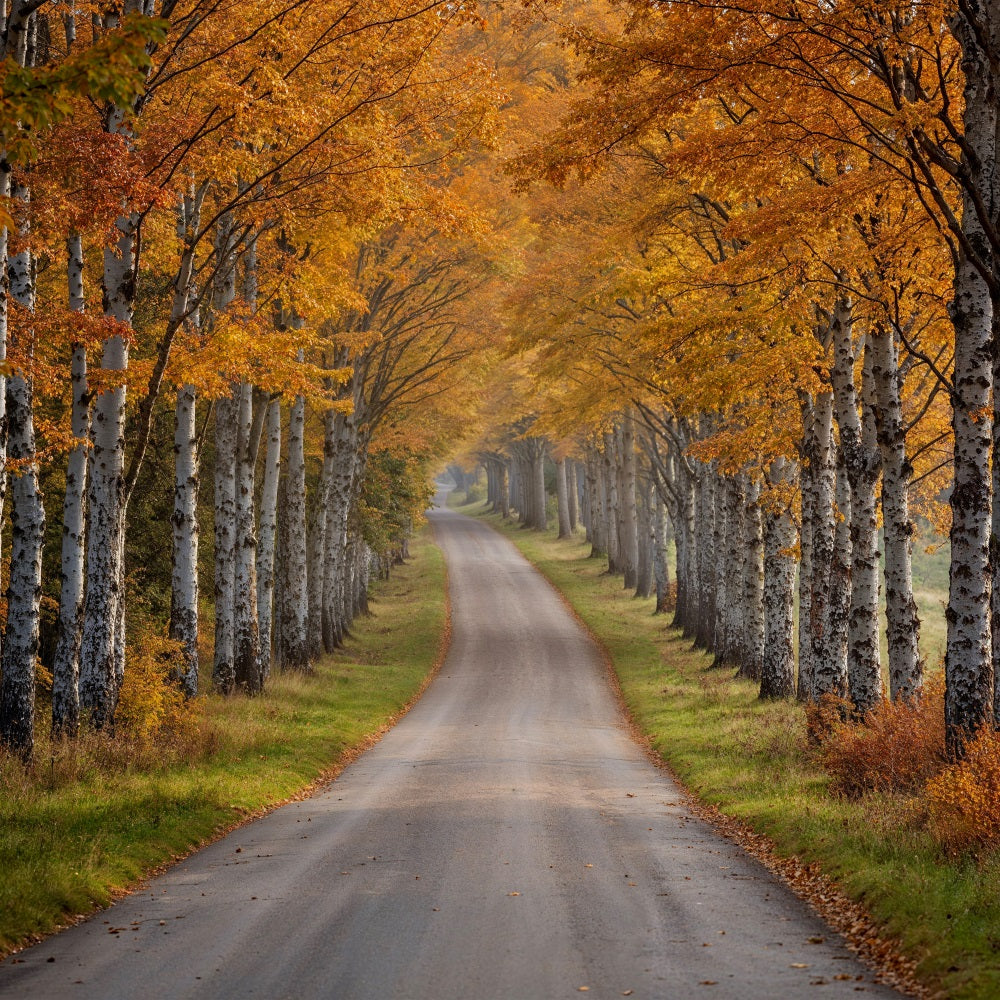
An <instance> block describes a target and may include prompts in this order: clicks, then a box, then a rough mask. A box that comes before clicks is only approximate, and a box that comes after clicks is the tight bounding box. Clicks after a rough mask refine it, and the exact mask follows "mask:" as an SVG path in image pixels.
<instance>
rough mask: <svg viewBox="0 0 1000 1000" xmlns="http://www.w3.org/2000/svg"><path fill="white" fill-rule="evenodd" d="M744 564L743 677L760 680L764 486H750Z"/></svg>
mask: <svg viewBox="0 0 1000 1000" xmlns="http://www.w3.org/2000/svg"><path fill="white" fill-rule="evenodd" d="M744 530H745V539H746V540H745V542H744V545H745V550H746V558H745V559H744V562H743V658H742V660H741V662H740V669H739V676H740V677H747V678H749V679H750V680H754V681H759V680H760V678H761V674H762V673H763V669H764V641H765V640H764V520H763V513H762V511H761V509H760V483H759V482H758V481H757V480H756V479H754V478H751V479H749V480H748V481H747V486H746V507H745V513H744Z"/></svg>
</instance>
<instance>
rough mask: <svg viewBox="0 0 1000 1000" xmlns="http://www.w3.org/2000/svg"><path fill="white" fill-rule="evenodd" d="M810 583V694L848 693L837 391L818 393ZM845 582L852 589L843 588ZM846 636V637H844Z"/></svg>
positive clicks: (846, 562)
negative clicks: (842, 609) (835, 423)
mask: <svg viewBox="0 0 1000 1000" xmlns="http://www.w3.org/2000/svg"><path fill="white" fill-rule="evenodd" d="M812 445H813V448H812V455H811V456H810V464H811V466H812V476H811V479H812V485H813V510H812V528H813V536H812V552H811V563H812V567H811V568H812V574H811V575H812V588H811V591H812V593H811V600H810V606H809V614H810V631H811V632H812V656H811V658H810V659H811V665H812V684H811V690H810V691H809V692H808V695H807V696H808V697H810V698H816V699H819V698H821V697H822V696H823V695H825V694H832V695H836V696H837V697H838V698H846V697H847V666H846V647H844V651H843V652H842V651H841V639H842V637H846V631H845V629H846V624H847V621H846V616H845V617H844V618H843V620H841V617H840V615H839V614H838V611H837V609H838V608H839V606H840V603H841V602H842V600H843V599H844V598H845V597H846V598H848V599H849V595H850V590H849V582H848V581H849V576H848V572H849V566H850V562H849V558H850V557H849V555H848V554H847V553H845V552H844V551H843V550H842V549H841V548H839V544H840V542H842V541H843V537H842V536H843V533H844V531H845V530H846V532H847V537H848V538H849V537H850V511H849V509H846V507H845V505H846V500H845V501H844V504H841V505H840V509H839V514H840V515H841V516H840V518H839V519H838V516H837V515H838V502H837V446H836V443H835V440H834V436H833V392H832V391H830V392H821V393H820V394H819V395H818V396H817V397H816V403H815V412H814V415H813V433H812ZM845 517H846V521H845V520H844V518H845ZM845 587H847V588H848V589H846V590H845ZM845 641H846V639H845Z"/></svg>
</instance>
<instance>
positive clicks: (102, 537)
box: [80, 217, 136, 729]
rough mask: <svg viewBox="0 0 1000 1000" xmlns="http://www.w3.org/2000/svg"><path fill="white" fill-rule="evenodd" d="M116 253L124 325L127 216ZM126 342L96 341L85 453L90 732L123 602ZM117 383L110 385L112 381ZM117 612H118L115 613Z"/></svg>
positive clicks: (114, 281) (113, 687) (99, 717)
mask: <svg viewBox="0 0 1000 1000" xmlns="http://www.w3.org/2000/svg"><path fill="white" fill-rule="evenodd" d="M118 228H119V230H120V232H121V235H120V237H119V239H118V245H117V248H116V249H114V250H110V249H109V250H106V251H105V253H104V298H105V310H104V311H105V315H107V316H109V317H111V318H112V319H115V320H117V321H118V322H120V323H125V324H126V325H128V326H131V325H132V302H133V298H134V287H133V283H134V274H133V269H134V267H135V263H136V262H135V258H134V252H135V231H136V220H135V219H134V218H133V217H126V218H123V219H119V221H118ZM127 369H128V343H127V341H126V340H125V338H124V337H123V336H120V335H115V336H113V337H110V338H109V339H108V340H106V341H105V342H104V349H103V352H102V355H101V375H102V384H103V385H104V386H105V388H104V389H102V390H101V391H100V392H99V393H98V394H97V397H96V399H95V401H94V415H93V421H92V445H93V450H92V453H91V459H90V492H89V496H88V507H89V514H88V517H87V584H86V597H85V599H84V612H83V641H82V643H81V646H80V706H81V708H82V709H83V710H84V711H85V712H87V713H88V715H89V719H90V722H91V724H92V725H93V726H94V728H95V729H103V728H113V726H114V717H115V708H116V707H117V704H118V686H117V682H116V678H117V677H118V676H119V675H120V674H121V673H122V668H123V664H122V663H121V662H119V661H120V655H119V651H120V646H121V643H120V641H119V639H118V631H119V607H118V603H119V601H123V600H124V594H123V593H122V587H121V581H122V576H123V573H124V569H125V567H124V565H123V564H122V556H123V553H124V527H125V516H124V515H125V512H124V509H123V507H124V487H125V483H124V470H125V384H124V378H125V373H126V371H127ZM116 383H117V384H116ZM122 612H124V607H123V608H122Z"/></svg>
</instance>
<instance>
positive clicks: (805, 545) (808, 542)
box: [797, 397, 816, 701]
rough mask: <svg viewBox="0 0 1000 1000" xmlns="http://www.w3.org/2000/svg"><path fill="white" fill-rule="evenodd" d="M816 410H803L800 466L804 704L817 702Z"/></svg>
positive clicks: (807, 405) (800, 687) (808, 405)
mask: <svg viewBox="0 0 1000 1000" xmlns="http://www.w3.org/2000/svg"><path fill="white" fill-rule="evenodd" d="M815 415H816V414H815V407H814V406H813V400H812V397H807V399H806V400H805V402H804V403H803V406H802V444H801V447H800V456H801V462H800V463H799V496H800V498H801V500H800V509H801V518H800V524H801V526H800V529H799V636H798V643H799V673H798V684H797V695H798V698H799V700H800V701H809V700H810V699H812V698H813V687H814V678H813V674H814V669H813V663H814V661H813V650H812V628H811V626H812V592H813V583H814V579H813V577H814V574H815V572H816V569H815V565H814V562H813V535H814V534H815V531H816V525H815V521H816V475H815V468H814V466H813V463H814V461H815V459H816V442H815V437H814V421H815Z"/></svg>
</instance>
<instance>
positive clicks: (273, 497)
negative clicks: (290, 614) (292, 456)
mask: <svg viewBox="0 0 1000 1000" xmlns="http://www.w3.org/2000/svg"><path fill="white" fill-rule="evenodd" d="M280 478H281V401H280V400H277V399H272V400H271V401H270V402H269V403H268V405H267V457H266V460H265V463H264V485H263V489H262V490H261V496H260V530H259V531H258V533H257V534H258V541H257V547H258V548H257V617H258V625H259V631H258V635H259V638H260V664H259V666H258V673H259V675H260V677H261V679H262V681H266V680H267V676H268V674H269V673H270V670H271V656H272V652H271V651H272V649H273V645H274V644H273V631H274V629H273V622H274V619H275V617H276V615H275V613H274V578H275V558H274V556H275V548H276V542H277V537H278V484H279V480H280Z"/></svg>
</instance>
